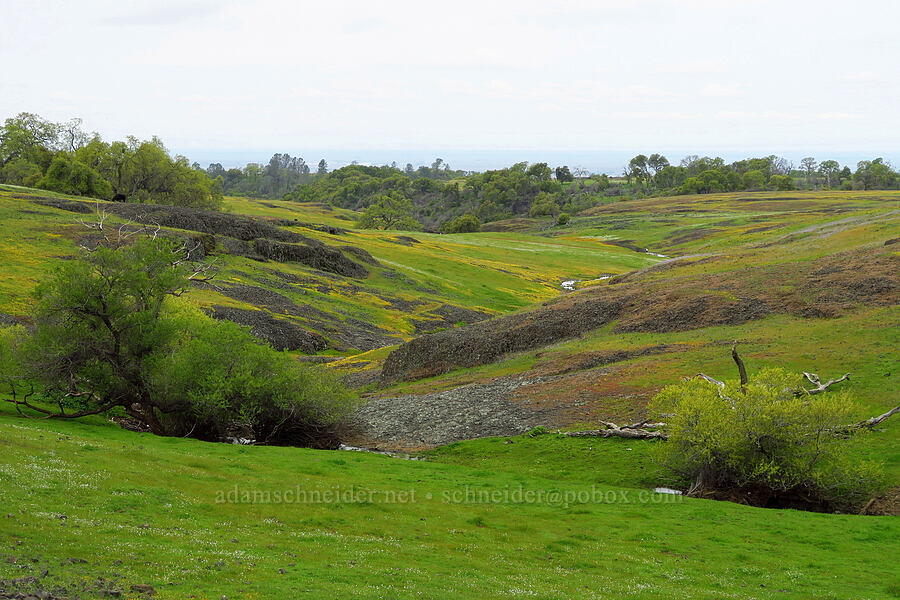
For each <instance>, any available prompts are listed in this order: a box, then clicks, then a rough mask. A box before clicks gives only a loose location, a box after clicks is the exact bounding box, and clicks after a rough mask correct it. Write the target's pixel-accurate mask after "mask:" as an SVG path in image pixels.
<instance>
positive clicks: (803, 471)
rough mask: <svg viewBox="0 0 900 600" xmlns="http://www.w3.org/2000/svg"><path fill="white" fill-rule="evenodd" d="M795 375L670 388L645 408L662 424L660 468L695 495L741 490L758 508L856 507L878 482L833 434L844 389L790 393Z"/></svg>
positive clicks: (872, 468) (844, 404) (848, 407)
mask: <svg viewBox="0 0 900 600" xmlns="http://www.w3.org/2000/svg"><path fill="white" fill-rule="evenodd" d="M801 387H802V386H801V381H800V377H799V376H792V375H789V374H787V373H786V372H784V371H783V370H781V369H763V370H761V371H760V372H759V373H758V375H757V376H756V377H755V378H754V379H753V380H751V381H750V382H749V383H748V384H747V386H746V388H745V390H744V391H742V390H741V388H740V385H739V383H738V382H736V381H735V382H726V386H725V389H724V390H720V388H719V387H717V386H716V385H713V384H710V383H709V382H707V381H704V380H702V379H699V378H694V379H690V380H686V381H683V382H681V383H677V384H675V385H670V386H668V387H666V388H665V389H663V390H662V392H660V393H659V395H657V396H656V397H655V398H654V399H653V401H652V403H651V410H652V411H653V414H654V416H655V418H658V419H660V420H663V421H665V422H666V423H667V430H668V434H669V439H668V442H667V443H665V444H660V445H659V446H658V451H659V453H660V456H659V458H660V459H661V463H662V465H663V467H664V468H665V470H666V471H668V472H669V473H670V474H672V475H673V476H674V477H675V478H676V479H678V480H680V482H681V483H682V484H684V485H690V484H691V482H693V486H694V487H695V488H697V491H699V492H703V491H713V492H716V491H718V492H728V491H733V490H743V491H744V492H745V495H746V494H755V495H756V497H757V498H759V502H758V503H760V504H763V505H766V504H767V503H770V504H771V503H772V502H773V501H774V502H776V503H777V502H778V498H787V497H805V498H809V499H811V500H812V501H813V503H819V504H821V505H822V506H823V507H830V508H833V507H841V506H848V505H856V504H859V503H860V502H861V501H864V500H866V499H868V498H869V497H870V495H871V494H872V492H873V491H875V490H876V489H877V488H878V486H879V484H880V472H879V468H878V466H876V465H874V464H871V463H865V462H855V461H853V460H851V459H850V457H849V456H848V452H847V450H848V446H849V444H848V440H847V439H846V438H845V437H841V436H838V435H835V434H834V433H833V431H834V430H835V429H836V428H838V427H840V426H841V425H844V424H846V423H848V422H850V421H851V417H852V415H853V411H854V405H853V404H852V403H851V402H850V400H849V398H848V396H847V394H846V393H845V392H830V393H827V394H820V395H806V394H803V395H799V396H798V395H797V394H796V391H797V390H799V389H801Z"/></svg>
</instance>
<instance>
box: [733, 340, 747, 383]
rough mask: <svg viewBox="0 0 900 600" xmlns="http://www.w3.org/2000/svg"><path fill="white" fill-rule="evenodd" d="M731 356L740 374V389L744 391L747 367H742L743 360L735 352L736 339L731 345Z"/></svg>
mask: <svg viewBox="0 0 900 600" xmlns="http://www.w3.org/2000/svg"><path fill="white" fill-rule="evenodd" d="M731 358H733V359H734V363H735V364H736V365H737V368H738V374H739V375H740V376H741V391H742V392H744V393H746V389H745V387H746V386H747V369H746V368H744V361H743V360H741V357H740V356H739V355H738V352H737V340H735V341H734V343H733V344H732V345H731Z"/></svg>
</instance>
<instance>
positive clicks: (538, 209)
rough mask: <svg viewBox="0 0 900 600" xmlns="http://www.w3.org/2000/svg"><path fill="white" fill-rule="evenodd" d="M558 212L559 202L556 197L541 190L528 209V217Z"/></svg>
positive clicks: (551, 214)
mask: <svg viewBox="0 0 900 600" xmlns="http://www.w3.org/2000/svg"><path fill="white" fill-rule="evenodd" d="M558 213H559V203H558V202H557V201H556V197H555V196H554V195H552V194H548V193H547V192H541V193H540V194H538V195H537V197H536V198H535V199H534V203H533V204H532V205H531V210H529V211H528V216H529V217H545V216H551V217H552V216H554V215H556V214H558Z"/></svg>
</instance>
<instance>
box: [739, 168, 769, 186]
mask: <svg viewBox="0 0 900 600" xmlns="http://www.w3.org/2000/svg"><path fill="white" fill-rule="evenodd" d="M741 183H742V185H743V186H744V189H745V190H761V189H763V188H764V187H766V174H765V173H763V172H762V171H760V170H758V169H754V170H753V171H747V172H746V173H744V175H743V177H741Z"/></svg>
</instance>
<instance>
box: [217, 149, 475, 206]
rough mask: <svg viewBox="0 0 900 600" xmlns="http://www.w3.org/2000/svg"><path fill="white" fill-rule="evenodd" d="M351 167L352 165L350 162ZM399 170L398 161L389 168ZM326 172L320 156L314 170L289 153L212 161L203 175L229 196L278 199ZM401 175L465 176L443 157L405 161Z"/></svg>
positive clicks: (451, 177) (326, 165)
mask: <svg viewBox="0 0 900 600" xmlns="http://www.w3.org/2000/svg"><path fill="white" fill-rule="evenodd" d="M351 166H355V164H354V165H351ZM390 168H391V169H394V170H396V171H399V170H400V169H399V167H398V166H397V163H393V164H392V165H391V167H390ZM327 173H328V163H327V162H326V161H325V159H324V158H323V159H321V160H320V161H319V162H318V164H317V165H316V167H315V170H313V169H312V167H310V165H309V164H308V163H307V162H306V161H305V160H303V159H302V158H300V157H297V156H291V155H290V154H286V153H285V154H281V153H278V154H275V155H273V156H272V158H271V159H269V162H268V163H267V164H265V165H262V164H259V163H248V164H247V166H245V167H244V168H242V169H238V168H231V169H225V168H224V167H223V166H222V165H221V164H220V163H212V164H211V165H209V167H207V168H206V174H207V175H209V176H210V177H211V178H213V179H217V178H221V179H220V181H221V182H222V189H223V191H224V192H225V194H226V195H228V196H248V197H255V198H281V197H282V196H284V195H285V194H287V193H289V192H294V191H296V189H297V187H298V186H303V185H309V184H312V183H314V182H316V181H317V180H319V179H321V178H322V177H324V176H325V175H326V174H327ZM403 174H404V175H405V176H406V177H408V178H409V179H433V180H436V181H446V180H448V179H454V178H457V177H464V176H465V175H466V172H465V171H454V170H451V169H450V165H448V164H447V163H445V162H444V160H443V159H441V158H438V159H435V161H434V162H433V163H431V166H430V167H426V166H420V167H418V168H415V167H413V165H412V164H411V163H407V165H406V167H405V168H404V169H403Z"/></svg>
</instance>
